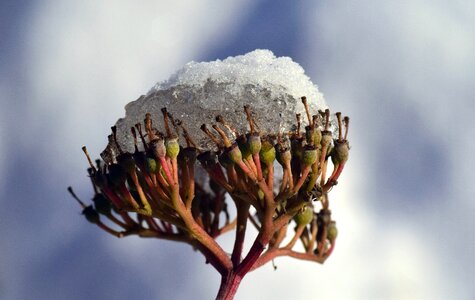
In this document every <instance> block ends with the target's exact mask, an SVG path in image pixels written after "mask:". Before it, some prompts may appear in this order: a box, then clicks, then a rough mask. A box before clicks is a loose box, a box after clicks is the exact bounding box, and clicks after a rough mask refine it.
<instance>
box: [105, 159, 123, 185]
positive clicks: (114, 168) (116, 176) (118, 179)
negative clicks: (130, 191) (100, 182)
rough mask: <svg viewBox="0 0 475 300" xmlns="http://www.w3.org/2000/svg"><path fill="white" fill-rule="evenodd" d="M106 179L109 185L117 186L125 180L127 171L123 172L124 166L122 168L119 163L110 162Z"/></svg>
mask: <svg viewBox="0 0 475 300" xmlns="http://www.w3.org/2000/svg"><path fill="white" fill-rule="evenodd" d="M107 179H108V180H109V182H110V184H111V185H113V186H119V185H121V184H123V183H124V182H125V181H126V180H127V173H125V170H124V168H122V167H121V166H120V165H118V164H112V165H110V166H109V173H108V174H107Z"/></svg>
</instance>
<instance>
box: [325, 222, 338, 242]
mask: <svg viewBox="0 0 475 300" xmlns="http://www.w3.org/2000/svg"><path fill="white" fill-rule="evenodd" d="M337 236H338V228H337V227H336V222H335V221H331V222H330V224H329V225H328V229H327V239H328V240H329V241H330V242H333V241H334V240H335V239H336V237H337Z"/></svg>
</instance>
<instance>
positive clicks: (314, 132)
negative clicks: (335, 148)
mask: <svg viewBox="0 0 475 300" xmlns="http://www.w3.org/2000/svg"><path fill="white" fill-rule="evenodd" d="M305 138H306V139H307V143H308V144H313V145H318V144H320V141H321V140H322V132H321V131H320V130H319V129H318V128H313V129H312V127H311V126H305Z"/></svg>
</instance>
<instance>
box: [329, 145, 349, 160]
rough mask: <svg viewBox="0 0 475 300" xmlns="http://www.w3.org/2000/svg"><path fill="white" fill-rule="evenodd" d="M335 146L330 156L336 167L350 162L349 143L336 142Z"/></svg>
mask: <svg viewBox="0 0 475 300" xmlns="http://www.w3.org/2000/svg"><path fill="white" fill-rule="evenodd" d="M334 142H335V146H334V147H333V149H332V151H331V153H330V156H331V158H332V162H333V164H334V165H339V164H342V163H345V162H346V161H347V160H348V154H349V151H350V147H349V146H348V142H347V141H338V140H335V141H334Z"/></svg>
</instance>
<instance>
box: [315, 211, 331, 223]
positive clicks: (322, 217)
mask: <svg viewBox="0 0 475 300" xmlns="http://www.w3.org/2000/svg"><path fill="white" fill-rule="evenodd" d="M331 220H332V212H331V211H330V210H329V209H321V210H320V211H319V212H318V222H319V223H320V224H321V225H328V224H330V222H331Z"/></svg>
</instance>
